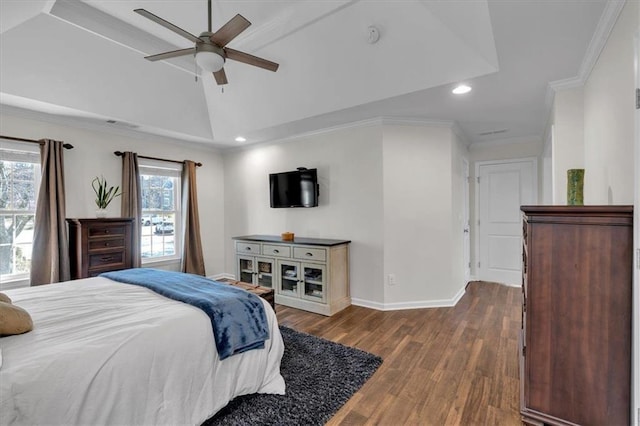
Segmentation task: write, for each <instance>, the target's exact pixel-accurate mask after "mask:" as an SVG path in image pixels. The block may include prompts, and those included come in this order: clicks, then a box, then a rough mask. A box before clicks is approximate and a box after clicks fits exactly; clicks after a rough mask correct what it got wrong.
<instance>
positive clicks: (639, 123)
mask: <svg viewBox="0 0 640 426" xmlns="http://www.w3.org/2000/svg"><path fill="white" fill-rule="evenodd" d="M634 50H635V52H634V68H635V69H634V74H635V75H634V79H635V87H636V88H640V30H638V31H636V34H635V37H634ZM634 139H635V160H634V174H635V188H634V194H635V196H634V203H633V205H634V207H633V216H634V217H633V223H634V224H633V228H634V236H633V246H634V258H635V265H634V268H633V291H632V293H633V295H634V296H633V301H632V304H631V305H632V308H631V309H632V313H633V324H632V329H633V330H634V331H633V337H632V349H631V351H632V357H631V358H632V359H633V360H634V361H633V363H632V365H631V407H632V408H631V411H632V413H631V423H632V424H635V425H640V318H639V317H640V183H639V182H638V179H640V110H638V109H636V110H635V138H634Z"/></svg>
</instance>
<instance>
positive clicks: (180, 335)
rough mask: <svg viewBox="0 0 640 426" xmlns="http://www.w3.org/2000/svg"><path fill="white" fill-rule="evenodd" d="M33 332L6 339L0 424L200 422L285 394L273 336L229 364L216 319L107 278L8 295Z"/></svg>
mask: <svg viewBox="0 0 640 426" xmlns="http://www.w3.org/2000/svg"><path fill="white" fill-rule="evenodd" d="M5 293H6V294H7V295H9V296H10V297H11V299H13V303H14V304H15V305H17V306H21V307H22V308H24V309H26V310H27V311H28V312H29V313H30V314H31V317H32V318H33V322H34V329H33V331H31V332H29V333H26V334H22V335H16V336H7V337H3V338H0V351H1V358H0V359H1V361H0V362H1V365H0V424H2V425H11V424H29V425H36V424H50V425H51V424H59V425H62V424H64V425H74V424H75V425H78V424H91V425H98V424H118V425H142V424H144V425H183V424H184V425H199V424H201V423H202V422H204V421H205V420H206V419H208V418H210V417H211V416H213V415H214V414H215V413H216V412H217V411H218V410H220V409H221V408H222V407H224V406H225V405H226V404H227V403H228V402H229V401H230V400H232V399H233V398H234V397H236V396H238V395H243V394H250V393H273V394H284V390H285V384H284V380H283V378H282V376H281V375H280V360H281V358H282V354H283V352H284V345H283V342H282V337H281V335H280V331H279V329H278V324H277V320H276V317H275V313H274V312H273V309H272V308H271V306H269V304H268V303H266V301H264V300H262V299H260V300H261V301H262V302H263V304H264V308H265V311H266V313H267V320H268V328H269V336H270V338H269V339H268V340H267V341H266V342H265V347H264V349H254V350H250V351H247V352H243V353H241V354H237V355H233V356H230V357H228V358H226V359H224V360H220V358H219V356H218V353H217V351H216V347H215V343H214V339H213V332H212V326H211V322H210V319H209V317H207V315H206V314H205V313H204V312H203V311H201V310H200V309H198V308H195V307H193V306H190V305H188V304H185V303H182V302H178V301H174V300H171V299H168V298H165V297H164V296H160V295H158V294H156V293H154V292H153V291H152V290H149V289H146V288H143V287H138V286H134V285H129V284H123V283H119V282H116V281H112V280H110V279H107V278H104V277H96V278H88V279H81V280H76V281H68V282H64V283H58V284H51V285H45V286H40V287H30V288H22V289H16V290H11V291H7V292H5Z"/></svg>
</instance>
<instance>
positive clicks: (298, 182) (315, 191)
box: [269, 167, 320, 208]
mask: <svg viewBox="0 0 640 426" xmlns="http://www.w3.org/2000/svg"><path fill="white" fill-rule="evenodd" d="M269 189H270V194H271V207H273V208H284V207H316V206H317V205H318V196H319V194H320V191H319V187H318V172H317V169H306V168H304V167H298V170H294V171H291V172H282V173H271V174H270V175H269Z"/></svg>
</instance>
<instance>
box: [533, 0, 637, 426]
mask: <svg viewBox="0 0 640 426" xmlns="http://www.w3.org/2000/svg"><path fill="white" fill-rule="evenodd" d="M625 3H626V0H610V1H608V2H607V3H606V5H605V7H604V10H603V12H602V15H600V20H599V21H598V25H597V26H596V29H595V31H594V32H593V37H591V41H590V42H589V46H587V51H586V52H585V54H584V56H583V57H582V63H581V64H580V69H579V70H578V75H576V76H575V77H570V78H565V79H562V80H556V81H551V82H549V84H548V85H547V91H546V93H545V98H544V108H545V111H546V115H547V126H546V128H547V129H548V128H549V126H550V123H551V114H552V112H553V101H554V99H555V96H556V92H557V91H559V90H566V89H574V88H576V87H580V86H584V84H585V83H586V82H587V80H588V79H589V76H590V75H591V71H593V67H594V66H595V65H596V63H597V62H598V58H599V57H600V53H602V49H604V46H605V45H606V44H607V40H608V39H609V35H610V34H611V31H613V27H614V26H615V25H616V21H617V20H618V16H620V13H621V12H622V9H623V7H624V5H625ZM639 426H640V425H639Z"/></svg>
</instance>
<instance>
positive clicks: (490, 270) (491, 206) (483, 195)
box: [477, 158, 537, 286]
mask: <svg viewBox="0 0 640 426" xmlns="http://www.w3.org/2000/svg"><path fill="white" fill-rule="evenodd" d="M477 171H478V173H477V176H478V179H479V181H478V193H479V194H478V198H477V199H478V212H479V216H478V217H479V223H478V229H479V233H478V235H479V256H478V259H479V263H478V269H477V270H478V279H480V280H482V281H493V282H499V283H503V284H507V285H513V286H517V285H520V283H521V282H522V276H521V275H522V272H521V270H522V241H521V238H522V217H521V212H520V206H521V205H530V204H535V203H536V200H537V160H536V159H535V158H530V159H520V160H512V161H503V162H495V163H489V162H481V163H478V170H477Z"/></svg>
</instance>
